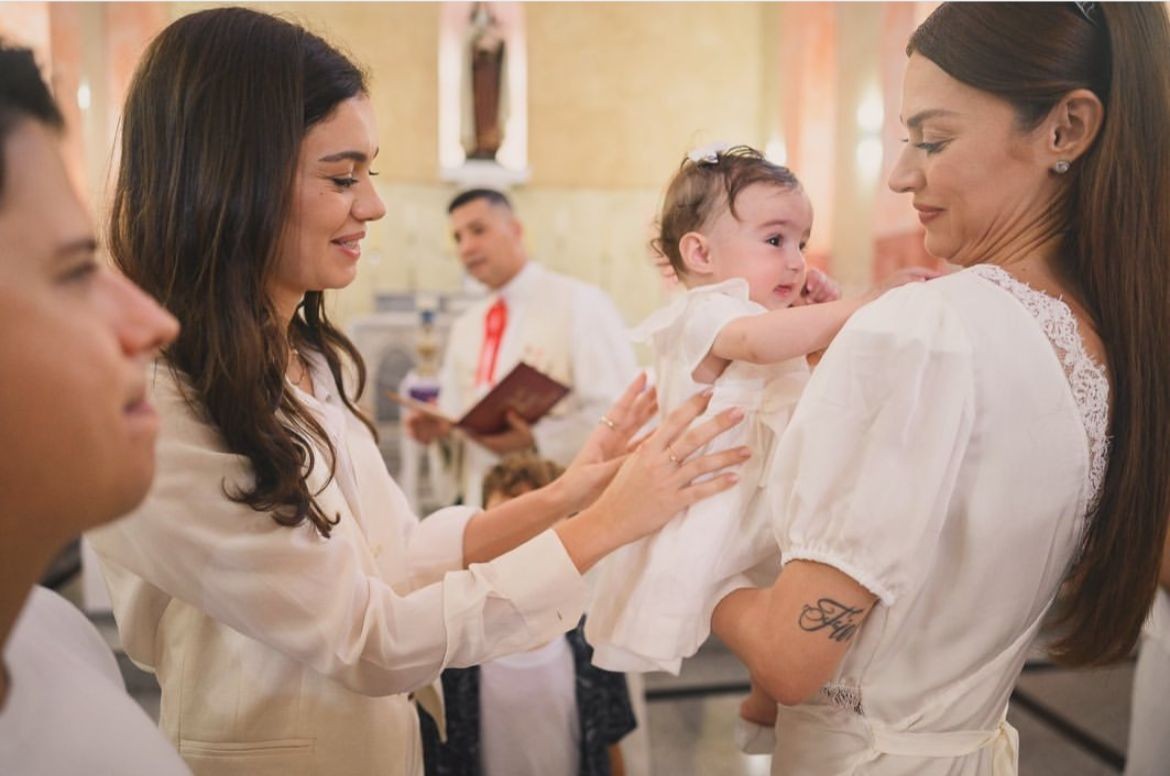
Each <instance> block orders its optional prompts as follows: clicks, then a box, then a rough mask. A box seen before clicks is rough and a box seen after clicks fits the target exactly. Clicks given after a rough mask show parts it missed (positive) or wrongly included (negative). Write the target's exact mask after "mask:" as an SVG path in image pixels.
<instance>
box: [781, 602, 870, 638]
mask: <svg viewBox="0 0 1170 776" xmlns="http://www.w3.org/2000/svg"><path fill="white" fill-rule="evenodd" d="M864 611H865V610H864V609H854V608H853V607H850V606H846V605H845V604H843V603H840V602H839V601H834V600H833V599H832V598H821V599H819V600H818V601H817V602H816V603H815V604H805V605H804V608H803V609H801V610H800V618H799V619H798V620H797V624H798V625H799V626H800V629H801V630H803V631H808V632H809V633H815V632H816V631H822V630H827V631H828V636H829V638H831V639H832V640H833V641H848V640H849V639H851V638H852V637H853V634H854V633H856V632H857V615H859V614H861V613H862V612H864Z"/></svg>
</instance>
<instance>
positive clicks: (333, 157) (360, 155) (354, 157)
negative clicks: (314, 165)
mask: <svg viewBox="0 0 1170 776" xmlns="http://www.w3.org/2000/svg"><path fill="white" fill-rule="evenodd" d="M377 155H378V151H374V156H375V157H376V156H377ZM370 158H371V157H370V156H367V155H366V153H365V152H364V151H338V152H337V153H335V154H328V155H326V156H322V157H321V158H320V159H318V160H317V161H319V162H344V161H352V162H357V163H358V164H365V163H366V162H368V161H370Z"/></svg>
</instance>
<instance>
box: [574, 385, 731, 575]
mask: <svg viewBox="0 0 1170 776" xmlns="http://www.w3.org/2000/svg"><path fill="white" fill-rule="evenodd" d="M709 402H710V394H697V395H695V396H694V397H692V398H691V399H690V400H688V401H687V402H685V403H684V404H682V405H681V406H680V407H679V408H678V409H676V410H674V411H673V412H671V413H670V414H669V415H667V416H666V418H665V419H664V420H663V422H662V425H661V426H659V427H658V429H657V430H655V431H654V432H653V433H652V434H650V435H649V436H648V437H647V438H646V440H645V441H644V442H643V443H642V444H640V445H638V447H637V449H636V450H634V451H633V452H632V453H630V454H629V455H628V456H627V457H626V459H625V461H624V462H623V463H622V465H621V468H620V469H619V470H618V472H617V474H616V476H615V477H614V478H613V481H612V482H611V483H610V484H609V486H608V487H607V488H606V489H605V491H604V492H603V493H602V494H601V495H600V496H599V497H598V498H597V500H596V501H595V502H594V503H593V504H592V505H591V506H589V507H588V508H587V509H586V510H584V511H583V512H582V513H581V514H580V515H578V516H577V517H576V518H574V519H572V520H569V521H566V522H565V523H562V524H561V525H560V526H559V527H558V528H557V532H558V533H559V534H560V536H561V540H562V541H563V542H564V544H565V549H566V550H568V552H569V555H570V557H571V558H572V559H573V562H574V563H575V564H576V565H577V568H578V569H580V570H581V571H584V570H586V569H588V568H589V567H591V566H592V565H593V564H594V563H596V562H597V561H598V560H600V559H601V558H602V557H604V556H605V555H607V554H609V553H610V552H612V551H613V550H615V549H617V548H618V547H620V546H622V545H624V544H628V543H629V542H632V541H634V540H635V539H639V538H641V537H643V536H645V535H647V534H650V533H653V532H654V531H657V530H658V529H659V528H661V527H662V526H663V525H665V524H666V523H667V522H668V521H669V520H670V519H671V518H672V517H673V516H675V515H676V514H678V513H679V512H681V511H682V510H683V509H686V508H687V507H689V506H690V505H691V504H694V503H695V502H697V501H700V500H702V499H704V498H707V497H709V496H713V495H715V494H716V493H720V492H722V491H724V490H727V489H728V488H730V487H732V486H733V485H734V484H735V483H736V482H737V481H738V477H737V475H736V474H735V473H733V472H727V473H723V474H720V475H718V476H715V477H711V478H709V479H704V480H703V481H702V482H696V481H695V480H696V479H697V478H699V477H702V476H703V475H705V474H711V473H713V472H717V471H719V470H720V469H725V468H727V467H728V466H734V465H737V464H741V463H743V462H744V461H746V460H747V459H748V458H749V457H750V456H751V451H750V450H748V448H746V447H739V448H734V449H731V450H724V451H721V452H718V453H709V454H707V455H702V456H698V457H696V458H693V459H691V456H692V455H693V454H694V453H695V451H697V450H699V449H700V448H702V447H703V446H704V445H706V444H707V443H708V442H710V441H711V440H712V439H714V438H715V437H716V436H718V435H719V434H721V433H723V432H724V431H726V430H727V429H729V428H731V427H732V426H734V425H736V424H737V423H739V422H740V421H741V420H742V419H743V411H742V410H740V409H737V408H732V409H729V410H724V411H723V412H721V413H719V414H718V415H716V416H715V417H714V418H711V419H710V420H707V421H705V422H703V423H701V424H699V425H698V426H695V427H694V428H688V427H689V426H690V424H691V422H692V421H694V420H695V419H696V418H698V417H699V415H701V414H702V413H703V411H704V410H705V409H706V408H707V404H708V403H709Z"/></svg>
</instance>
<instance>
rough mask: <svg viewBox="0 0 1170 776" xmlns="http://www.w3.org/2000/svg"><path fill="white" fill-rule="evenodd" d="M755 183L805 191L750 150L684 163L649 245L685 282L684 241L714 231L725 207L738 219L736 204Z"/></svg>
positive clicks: (792, 177) (785, 171)
mask: <svg viewBox="0 0 1170 776" xmlns="http://www.w3.org/2000/svg"><path fill="white" fill-rule="evenodd" d="M755 183H767V184H769V185H772V186H776V187H778V188H781V189H785V190H789V191H800V181H798V180H797V179H796V176H795V175H793V174H792V171H791V170H789V169H788V168H787V167H782V166H780V165H778V164H773V163H772V162H769V161H768V160H767V159H765V158H764V155H763V154H761V153H760V152H759V151H757V150H756V149H754V148H750V147H748V146H745V145H738V146H732V147H731V148H729V149H727V150H726V151H719V152H715V153H714V154H713V158H712V159H711V160H708V159H702V160H700V161H697V162H696V161H693V160H692V159H691V158H690V157H687V158H686V159H683V161H682V164H681V165H679V168H678V172H676V173H675V174H674V177H673V178H672V179H671V181H670V185H668V186H667V188H666V197H665V199H664V200H663V202H662V212H661V213H660V214H659V216H658V235H657V236H656V237H655V238H654V239H653V240H651V241H650V248H651V249H652V250H653V251H654V254H655V255H656V256H659V257H660V258H661V259H663V260H664V261H665V262H668V263H669V264H670V268H671V269H672V270H674V273H675V274H676V275H677V276H678V277H679V278H682V277H683V276H684V275H685V274H686V265H685V264H684V263H683V259H682V255H681V254H680V253H679V249H678V244H679V241H680V240H681V239H682V238H683V235H685V234H686V233H687V232H694V231H698V230H700V229H702V228H703V227H704V226H707V225H709V224H710V223H711V221H712V220H713V219H714V218H715V217H716V216H718V215H719V213H721V212H722V209H723V208H724V207H726V208H727V209H728V210H730V211H731V215H732V216H734V217H735V218H736V219H738V218H739V214H738V213H736V212H735V200H736V198H737V197H738V196H739V194H740V192H742V191H743V190H744V189H746V188H747V187H748V186H751V185H753V184H755Z"/></svg>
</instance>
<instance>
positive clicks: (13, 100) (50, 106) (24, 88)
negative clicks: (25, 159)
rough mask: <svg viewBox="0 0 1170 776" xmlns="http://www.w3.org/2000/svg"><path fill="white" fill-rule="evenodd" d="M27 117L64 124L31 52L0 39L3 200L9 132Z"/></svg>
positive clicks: (55, 125)
mask: <svg viewBox="0 0 1170 776" xmlns="http://www.w3.org/2000/svg"><path fill="white" fill-rule="evenodd" d="M26 119H32V120H33V121H38V122H40V123H41V124H43V125H45V126H46V127H49V128H50V129H53V130H56V131H57V132H60V131H61V130H62V129H63V128H64V127H65V120H64V119H63V118H62V117H61V111H60V110H59V109H58V108H57V103H56V102H54V101H53V96H52V95H51V94H49V87H47V86H46V85H45V82H44V81H43V80H42V79H41V71H40V70H39V69H37V62H36V59H35V58H34V57H33V53H32V51H30V50H29V49H26V48H12V47H9V46H8V45H7V44H6V43H5V42H4V41H3V40H2V39H0V200H3V195H4V177H5V171H4V161H5V159H4V144H5V143H6V142H7V140H8V135H9V134H10V133H11V132H12V131H13V130H14V129H15V128H16V126H17V125H18V124H19V123H20V122H21V121H24V120H26Z"/></svg>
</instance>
